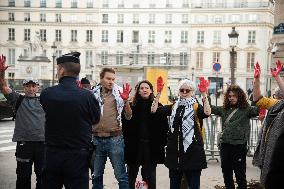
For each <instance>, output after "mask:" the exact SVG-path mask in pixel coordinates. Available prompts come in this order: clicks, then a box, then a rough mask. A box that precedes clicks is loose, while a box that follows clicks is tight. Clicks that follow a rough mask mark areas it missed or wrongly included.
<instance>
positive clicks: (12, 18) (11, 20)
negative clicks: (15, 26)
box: [9, 12, 15, 22]
mask: <svg viewBox="0 0 284 189" xmlns="http://www.w3.org/2000/svg"><path fill="white" fill-rule="evenodd" d="M9 21H10V22H14V21H15V14H14V13H13V12H9Z"/></svg>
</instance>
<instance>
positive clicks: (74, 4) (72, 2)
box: [71, 0, 78, 8]
mask: <svg viewBox="0 0 284 189" xmlns="http://www.w3.org/2000/svg"><path fill="white" fill-rule="evenodd" d="M71 8H78V1H77V0H71Z"/></svg>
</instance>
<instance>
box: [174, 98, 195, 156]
mask: <svg viewBox="0 0 284 189" xmlns="http://www.w3.org/2000/svg"><path fill="white" fill-rule="evenodd" d="M194 103H196V99H195V98H192V97H191V98H187V99H180V98H178V100H177V102H176V103H175V104H174V106H173V110H172V114H171V116H170V121H169V122H170V129H171V132H173V131H174V128H173V123H174V118H175V116H176V110H177V108H178V107H179V106H185V112H184V114H183V117H182V135H183V147H184V152H186V150H187V148H188V147H189V145H190V144H191V143H192V137H193V135H194V109H193V104H194Z"/></svg>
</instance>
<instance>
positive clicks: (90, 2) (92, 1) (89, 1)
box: [87, 0, 94, 8]
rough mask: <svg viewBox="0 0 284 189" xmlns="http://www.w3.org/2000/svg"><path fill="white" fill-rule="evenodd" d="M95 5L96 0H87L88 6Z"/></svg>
mask: <svg viewBox="0 0 284 189" xmlns="http://www.w3.org/2000/svg"><path fill="white" fill-rule="evenodd" d="M93 7H94V0H87V8H93Z"/></svg>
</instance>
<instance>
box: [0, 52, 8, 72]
mask: <svg viewBox="0 0 284 189" xmlns="http://www.w3.org/2000/svg"><path fill="white" fill-rule="evenodd" d="M5 62H6V56H4V55H3V54H2V56H0V72H4V71H5V70H6V69H7V68H8V66H5Z"/></svg>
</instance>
